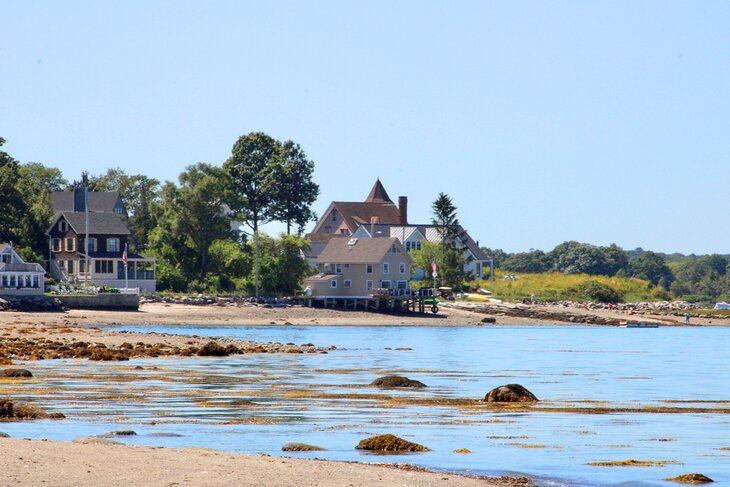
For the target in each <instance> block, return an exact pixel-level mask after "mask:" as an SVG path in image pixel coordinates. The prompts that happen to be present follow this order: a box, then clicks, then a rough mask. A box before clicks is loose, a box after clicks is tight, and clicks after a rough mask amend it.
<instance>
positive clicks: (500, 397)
mask: <svg viewBox="0 0 730 487" xmlns="http://www.w3.org/2000/svg"><path fill="white" fill-rule="evenodd" d="M484 400H485V401H486V402H536V401H538V400H539V399H538V398H537V397H536V396H535V395H534V394H533V393H532V392H530V391H528V390H527V388H525V387H523V386H521V385H520V384H507V385H504V386H499V387H495V388H494V389H492V390H491V391H489V392H488V393H487V395H486V396H484Z"/></svg>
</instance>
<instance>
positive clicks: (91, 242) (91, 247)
mask: <svg viewBox="0 0 730 487" xmlns="http://www.w3.org/2000/svg"><path fill="white" fill-rule="evenodd" d="M84 240H85V241H86V239H84ZM86 251H87V252H96V239H95V238H90V239H88V241H86Z"/></svg>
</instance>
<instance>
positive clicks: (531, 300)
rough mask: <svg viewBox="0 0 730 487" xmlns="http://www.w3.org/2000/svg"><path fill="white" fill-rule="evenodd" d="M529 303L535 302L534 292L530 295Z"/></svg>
mask: <svg viewBox="0 0 730 487" xmlns="http://www.w3.org/2000/svg"><path fill="white" fill-rule="evenodd" d="M530 304H535V295H534V294H531V295H530Z"/></svg>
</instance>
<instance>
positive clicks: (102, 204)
mask: <svg viewBox="0 0 730 487" xmlns="http://www.w3.org/2000/svg"><path fill="white" fill-rule="evenodd" d="M118 200H119V191H89V211H95V212H96V211H99V212H105V213H114V208H115V207H116V205H117V201H118ZM51 205H52V206H53V211H54V212H56V213H60V212H62V211H74V193H73V191H54V192H53V193H51Z"/></svg>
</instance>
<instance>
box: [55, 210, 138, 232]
mask: <svg viewBox="0 0 730 487" xmlns="http://www.w3.org/2000/svg"><path fill="white" fill-rule="evenodd" d="M62 217H63V218H65V219H66V221H67V222H68V224H69V225H71V228H73V230H74V232H76V234H77V235H82V234H85V233H86V214H85V213H80V212H74V211H64V212H62V213H60V214H59V215H58V216H57V217H56V219H55V220H54V221H53V225H55V224H56V223H57V222H58V220H59V219H61V218H62ZM53 225H51V228H53ZM49 232H50V229H49ZM102 234H103V235H129V234H130V232H129V229H128V228H127V226H126V225H125V224H124V220H123V219H122V217H121V216H120V215H117V214H116V213H94V212H90V213H89V235H102Z"/></svg>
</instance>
